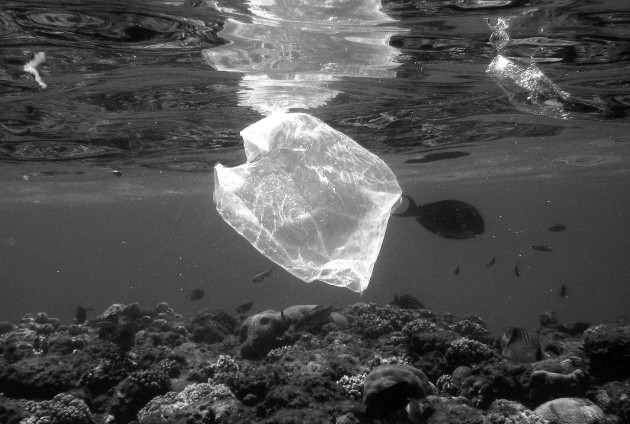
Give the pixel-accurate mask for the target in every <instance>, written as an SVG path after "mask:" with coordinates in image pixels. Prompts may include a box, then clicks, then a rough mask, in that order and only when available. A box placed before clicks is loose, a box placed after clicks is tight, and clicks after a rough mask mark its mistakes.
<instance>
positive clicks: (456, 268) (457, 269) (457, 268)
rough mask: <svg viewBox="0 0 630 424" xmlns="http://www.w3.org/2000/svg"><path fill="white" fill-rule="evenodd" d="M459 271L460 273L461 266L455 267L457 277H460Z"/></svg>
mask: <svg viewBox="0 0 630 424" xmlns="http://www.w3.org/2000/svg"><path fill="white" fill-rule="evenodd" d="M459 271H460V269H459V265H455V275H458V274H459Z"/></svg>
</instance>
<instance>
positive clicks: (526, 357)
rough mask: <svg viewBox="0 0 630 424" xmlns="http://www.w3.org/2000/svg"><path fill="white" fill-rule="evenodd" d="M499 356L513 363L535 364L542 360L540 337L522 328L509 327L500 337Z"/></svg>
mask: <svg viewBox="0 0 630 424" xmlns="http://www.w3.org/2000/svg"><path fill="white" fill-rule="evenodd" d="M501 355H502V356H503V357H504V358H506V359H508V360H510V361H514V362H536V361H540V360H541V359H542V358H543V352H542V349H541V347H540V336H539V335H538V333H532V332H530V331H527V330H525V329H523V328H518V327H509V328H507V329H506V330H505V333H503V336H501Z"/></svg>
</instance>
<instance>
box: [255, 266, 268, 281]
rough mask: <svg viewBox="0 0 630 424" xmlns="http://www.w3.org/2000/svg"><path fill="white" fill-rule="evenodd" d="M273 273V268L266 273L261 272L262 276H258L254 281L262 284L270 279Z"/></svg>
mask: <svg viewBox="0 0 630 424" xmlns="http://www.w3.org/2000/svg"><path fill="white" fill-rule="evenodd" d="M272 272H273V267H271V268H269V269H268V270H265V271H263V272H261V273H260V274H258V275H257V276H255V277H254V279H253V281H254V283H260V282H262V281H264V280H266V279H267V278H269V276H270V275H271V273H272Z"/></svg>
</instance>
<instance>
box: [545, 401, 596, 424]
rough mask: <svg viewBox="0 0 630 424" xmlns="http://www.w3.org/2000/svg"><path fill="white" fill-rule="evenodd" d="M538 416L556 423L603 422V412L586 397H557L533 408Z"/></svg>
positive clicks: (582, 423) (591, 423)
mask: <svg viewBox="0 0 630 424" xmlns="http://www.w3.org/2000/svg"><path fill="white" fill-rule="evenodd" d="M534 413H535V414H536V415H538V416H539V417H542V418H544V419H546V420H548V421H549V422H551V423H557V424H597V423H602V422H604V412H603V411H602V410H601V408H600V407H599V406H597V405H595V404H594V403H593V402H591V401H590V400H588V399H582V398H559V399H554V400H550V401H549V402H545V403H543V404H542V405H540V406H539V407H538V408H536V409H535V410H534Z"/></svg>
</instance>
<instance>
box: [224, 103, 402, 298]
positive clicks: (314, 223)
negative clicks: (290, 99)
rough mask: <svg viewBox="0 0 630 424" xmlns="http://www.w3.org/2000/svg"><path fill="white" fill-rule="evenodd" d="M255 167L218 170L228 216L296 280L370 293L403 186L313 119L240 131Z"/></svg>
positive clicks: (296, 116)
mask: <svg viewBox="0 0 630 424" xmlns="http://www.w3.org/2000/svg"><path fill="white" fill-rule="evenodd" d="M241 136H242V137H243V140H244V148H245V153H246V156H247V163H245V164H243V165H240V166H236V167H233V168H225V167H224V166H222V165H221V164H218V165H217V166H216V167H215V171H214V176H215V190H214V202H215V203H216V206H217V210H218V211H219V214H221V216H222V217H223V219H225V221H226V222H227V223H228V224H230V225H231V226H232V227H233V228H234V229H235V230H236V231H237V232H238V233H239V234H241V235H242V236H243V237H245V238H246V239H247V240H248V241H249V242H250V243H251V244H252V245H253V246H254V247H255V248H256V249H258V250H259V251H260V252H261V253H263V254H264V255H265V256H267V257H268V258H269V259H271V260H272V261H273V262H275V263H277V264H278V265H280V266H282V267H283V268H284V269H286V270H287V271H288V272H290V273H291V274H293V275H295V276H296V277H298V278H300V279H302V280H304V281H306V282H312V281H315V280H320V281H323V282H325V283H327V284H332V285H335V286H341V287H347V288H349V289H350V290H353V291H356V292H362V291H363V290H365V289H366V288H367V286H368V284H369V281H370V276H371V275H372V270H373V268H374V263H375V262H376V258H377V257H378V253H379V251H380V249H381V244H382V243H383V238H384V236H385V229H386V227H387V221H388V219H389V216H390V214H391V212H392V210H393V209H394V208H395V207H396V206H397V205H398V202H399V201H400V195H401V189H400V186H399V185H398V181H397V180H396V177H395V176H394V174H393V173H392V171H391V170H390V169H389V168H388V167H387V165H386V164H385V163H384V162H383V161H382V160H381V159H379V158H378V156H376V155H374V154H372V153H370V152H369V151H367V150H366V149H364V148H363V147H361V146H359V145H358V144H357V143H356V142H355V141H354V140H352V139H351V138H350V137H348V136H346V135H344V134H342V133H341V132H339V131H336V130H334V129H333V128H331V127H329V126H328V125H326V123H324V122H323V121H321V120H319V119H317V118H314V117H312V116H310V115H308V114H304V113H279V114H274V115H271V116H268V117H267V118H264V119H262V120H260V121H258V122H256V123H255V124H253V125H251V126H249V127H247V128H245V129H244V130H243V131H242V132H241Z"/></svg>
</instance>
